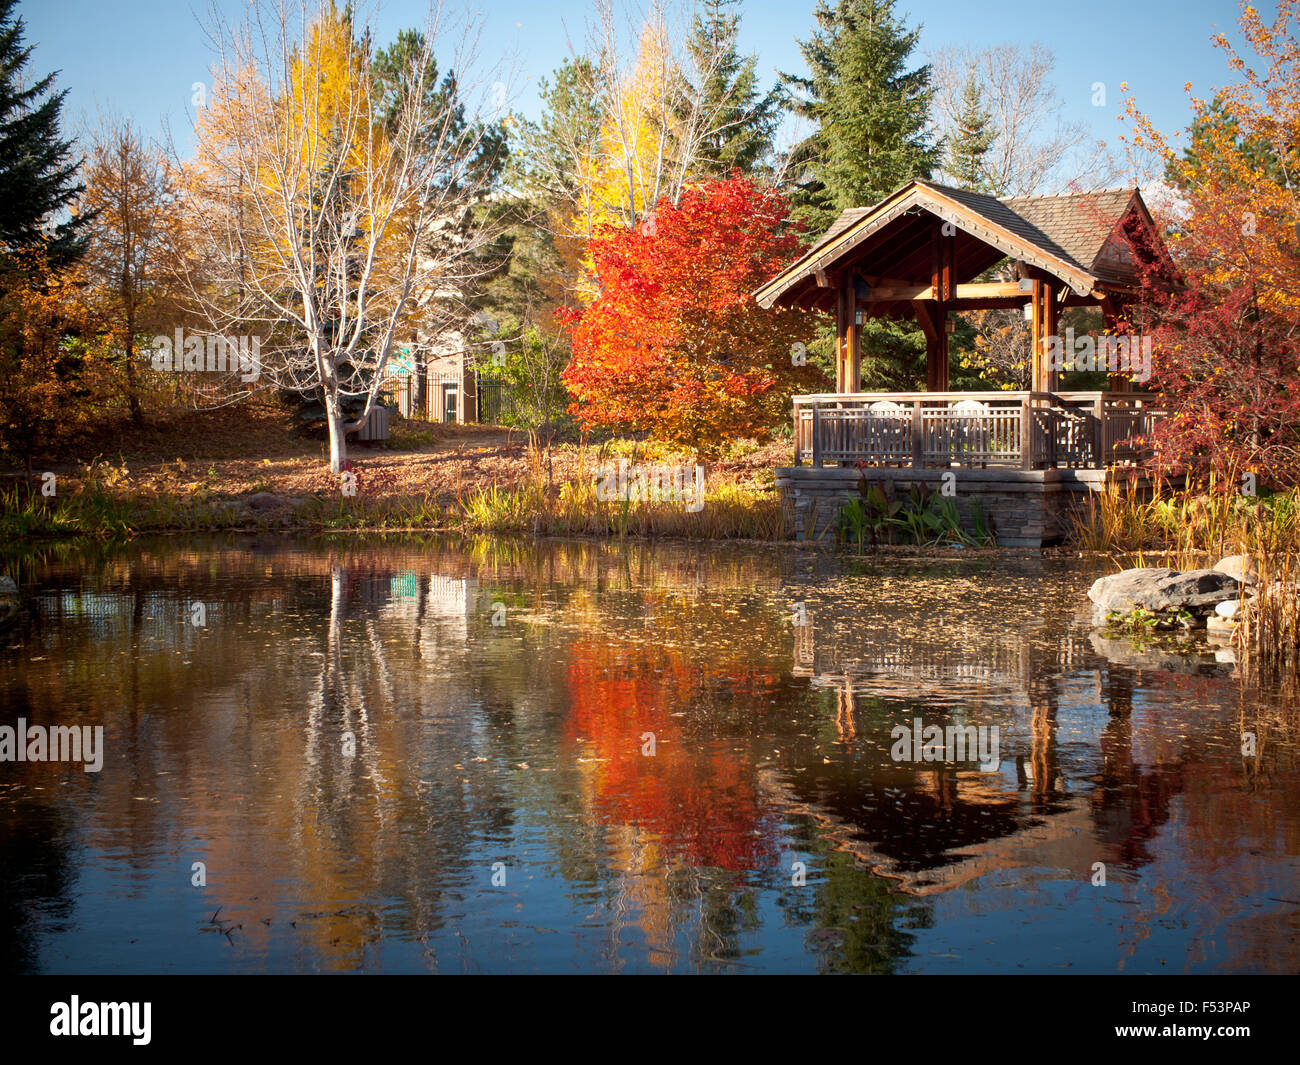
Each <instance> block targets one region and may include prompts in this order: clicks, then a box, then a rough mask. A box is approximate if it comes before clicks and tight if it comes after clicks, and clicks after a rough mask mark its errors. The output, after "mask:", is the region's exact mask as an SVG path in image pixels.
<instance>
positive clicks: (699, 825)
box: [567, 641, 777, 870]
mask: <svg viewBox="0 0 1300 1065" xmlns="http://www.w3.org/2000/svg"><path fill="white" fill-rule="evenodd" d="M570 653H571V656H570V659H569V665H568V671H567V682H568V688H569V699H570V713H569V719H568V724H567V733H568V735H569V736H571V737H573V738H574V739H583V740H586V741H588V743H590V744H591V745H592V747H593V748H594V750H593V751H591V752H590V753H591V754H593V755H594V756H595V757H598V758H600V759H603V761H601V762H599V763H597V768H596V770H595V772H594V774H593V779H594V782H595V787H596V795H595V799H594V801H595V805H596V809H597V811H598V812H599V814H600V816H601V818H602V820H605V821H606V822H610V823H616V824H627V825H635V826H638V827H640V828H642V829H645V830H647V831H650V832H653V833H656V834H657V835H658V836H660V837H661V841H662V845H663V846H664V848H665V850H666V851H667V852H668V853H669V854H673V855H677V856H679V857H681V858H683V859H685V860H686V861H687V862H689V863H690V864H691V865H706V866H715V867H720V868H723V869H732V870H740V869H753V868H757V867H759V866H762V865H769V864H771V863H772V862H773V861H774V860H775V856H776V853H777V846H776V843H775V839H774V835H775V831H774V830H775V820H774V818H773V817H772V815H764V814H763V813H762V812H761V811H760V809H759V805H758V798H757V795H756V792H755V787H754V768H753V758H752V756H751V755H749V754H747V753H746V752H742V751H734V750H732V746H733V745H734V741H733V740H714V739H707V738H701V737H697V736H695V735H693V734H692V730H691V717H690V714H691V709H692V705H693V704H694V705H695V707H696V708H697V709H698V707H699V703H698V700H696V699H695V698H694V696H696V695H697V694H698V691H699V685H700V682H701V681H702V680H704V679H706V676H707V675H702V674H701V673H700V671H699V664H698V663H696V662H689V663H688V662H687V661H685V660H684V658H683V656H682V654H681V653H680V652H677V651H673V650H671V649H668V648H662V649H660V648H655V649H653V650H652V649H650V648H646V647H644V646H643V645H641V644H636V643H632V642H630V641H629V642H626V643H616V644H597V643H591V642H584V643H576V644H574V645H572V647H571V649H570ZM725 680H726V686H727V688H728V689H729V690H730V691H731V692H733V693H736V694H741V693H743V692H745V691H746V690H750V689H754V690H756V689H757V688H758V687H760V686H761V685H762V678H759V677H757V676H754V675H752V674H750V675H749V676H745V675H744V673H743V671H738V672H735V673H733V672H727V673H726V675H725ZM674 713H685V714H686V715H687V716H685V717H677V718H674V717H673V716H672V715H673V714H674ZM646 732H653V733H654V735H655V747H656V751H655V754H654V756H653V757H649V756H646V755H643V754H642V753H641V750H642V742H643V741H642V739H641V737H642V734H643V733H646Z"/></svg>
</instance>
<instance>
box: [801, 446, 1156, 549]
mask: <svg viewBox="0 0 1300 1065" xmlns="http://www.w3.org/2000/svg"><path fill="white" fill-rule="evenodd" d="M1111 472H1112V471H1109V470H1069V469H1050V470H1019V469H1013V468H1010V467H1004V468H996V469H979V470H968V469H961V468H957V467H953V468H952V469H946V470H945V469H920V470H918V469H910V468H901V469H884V468H875V467H872V468H867V469H857V468H855V467H852V466H824V467H822V468H820V469H818V468H816V467H812V466H784V467H780V468H778V469H777V471H776V486H777V490H778V492H779V493H780V495H781V499H782V502H783V504H784V505H785V506H787V507H789V508H791V509H792V511H793V515H794V525H795V535H796V537H797V538H798V539H800V540H811V541H816V542H828V541H834V539H835V531H836V527H837V525H838V523H839V513H840V506H841V505H842V504H843V503H845V502H846V501H848V500H849V499H853V498H858V497H860V495H861V489H862V485H863V483H864V481H865V483H866V484H868V485H869V484H872V483H877V484H883V483H884V482H886V481H892V482H893V485H894V492H895V495H896V496H897V495H906V494H907V493H908V492H909V491H911V489H912V487H913V486H914V485H922V486H924V488H925V490H927V491H931V492H934V491H941V490H942V489H943V487H944V485H945V483H947V484H951V486H952V496H951V498H952V501H953V502H954V503H955V504H956V506H957V512H958V514H959V515H960V516H961V522H962V528H963V529H965V530H966V531H968V532H969V531H972V522H971V503H972V502H973V501H974V500H977V499H978V500H979V501H980V503H981V505H982V507H983V510H984V517H985V522H986V524H987V525H988V526H989V527H990V528H991V530H992V531H993V534H994V536H995V537H996V540H997V544H998V546H1000V547H1042V546H1044V545H1046V544H1053V543H1059V542H1060V541H1061V540H1062V539H1064V538H1065V535H1066V533H1067V532H1068V531H1069V514H1070V511H1071V510H1072V509H1073V508H1074V507H1076V506H1078V505H1079V504H1080V503H1081V501H1082V500H1084V499H1085V498H1087V493H1088V492H1099V491H1102V490H1103V489H1104V488H1105V486H1106V483H1107V478H1108V476H1109V475H1110V474H1111ZM1124 473H1125V474H1126V475H1127V474H1129V473H1130V471H1127V470H1125V471H1124ZM947 474H951V475H953V476H952V477H951V478H949V479H948V481H946V482H945V475H947ZM1150 484H1151V482H1150V480H1149V479H1147V478H1146V477H1142V480H1141V481H1140V486H1141V487H1146V488H1149V487H1150Z"/></svg>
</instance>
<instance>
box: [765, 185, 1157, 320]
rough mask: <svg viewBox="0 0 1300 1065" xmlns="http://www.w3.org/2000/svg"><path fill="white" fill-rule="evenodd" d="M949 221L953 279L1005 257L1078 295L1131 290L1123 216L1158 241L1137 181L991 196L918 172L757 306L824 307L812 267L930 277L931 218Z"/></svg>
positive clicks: (789, 272)
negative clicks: (1118, 186)
mask: <svg viewBox="0 0 1300 1065" xmlns="http://www.w3.org/2000/svg"><path fill="white" fill-rule="evenodd" d="M936 218H938V219H941V220H942V221H944V222H950V223H952V229H953V230H954V231H955V236H956V238H957V240H956V245H955V255H954V266H955V271H956V280H957V281H958V282H961V283H964V282H966V281H969V280H971V279H972V278H975V277H978V276H979V275H980V274H981V273H983V272H984V271H985V270H987V269H988V268H989V267H991V266H993V265H994V264H996V263H997V262H998V261H1000V260H1001V259H1003V258H1008V257H1009V258H1012V259H1016V260H1019V261H1021V262H1024V263H1026V264H1027V265H1029V266H1032V267H1036V268H1038V269H1039V270H1042V271H1045V272H1046V273H1048V274H1050V275H1052V276H1054V277H1056V278H1058V279H1060V280H1061V281H1062V282H1064V283H1065V284H1066V285H1068V286H1069V287H1070V288H1071V289H1073V290H1074V291H1075V292H1076V293H1077V294H1078V295H1080V296H1091V295H1098V294H1100V293H1101V292H1102V291H1103V290H1107V289H1112V290H1113V289H1116V288H1119V289H1124V288H1131V287H1132V286H1133V285H1134V283H1135V281H1136V279H1137V271H1136V269H1135V267H1134V265H1133V263H1132V260H1131V256H1130V255H1129V249H1128V245H1127V241H1126V240H1125V239H1124V234H1123V229H1124V227H1125V225H1126V223H1128V222H1129V221H1130V219H1131V220H1132V221H1133V222H1136V224H1138V225H1139V226H1141V227H1143V228H1145V229H1147V230H1148V231H1149V232H1150V233H1151V235H1152V236H1153V237H1154V238H1155V246H1157V247H1159V246H1160V242H1159V238H1158V235H1156V231H1155V225H1154V223H1153V222H1152V219H1151V215H1150V213H1149V212H1148V211H1147V208H1146V205H1145V204H1144V203H1143V202H1142V196H1141V194H1140V193H1139V191H1138V190H1137V189H1136V188H1128V189H1107V190H1105V191H1101V192H1087V193H1070V194H1066V195H1062V196H1022V197H1016V198H1012V199H1005V200H1002V199H998V198H997V197H994V196H986V195H983V194H981V193H978V192H971V191H970V190H968V189H955V188H950V187H948V186H946V185H939V184H936V183H935V182H932V181H923V180H920V179H917V180H914V181H909V182H908V183H907V184H906V185H903V186H902V187H901V188H899V189H897V190H896V191H895V192H893V193H892V194H891V195H889V196H887V197H886V198H885V199H883V200H881V201H880V203H878V204H876V205H875V206H874V207H853V208H849V209H847V210H845V211H843V212H842V213H841V214H840V216H839V217H838V218H837V219H836V220H835V221H834V223H832V225H831V226H830V228H829V229H828V230H827V231H826V232H825V233H824V234H823V235H822V237H821V239H820V240H818V241H817V243H816V244H814V245H813V247H812V248H810V249H809V250H808V251H807V252H806V253H805V254H804V255H803V256H801V257H800V258H799V260H798V261H796V262H795V263H793V264H791V265H790V266H789V267H788V268H786V269H785V270H783V271H782V272H781V273H780V274H779V275H778V276H777V277H775V278H773V279H772V280H771V281H769V282H768V283H767V284H766V285H764V286H763V287H762V288H761V289H759V290H758V292H756V293H755V296H756V298H757V299H758V302H759V303H760V304H761V305H762V306H764V307H772V306H785V307H791V306H794V307H823V309H825V308H826V307H827V306H828V304H829V302H830V301H831V300H832V299H833V292H832V291H831V290H829V289H828V288H827V287H826V286H825V285H819V283H818V277H817V275H818V274H819V273H820V274H824V273H825V272H826V271H828V270H839V269H842V268H852V269H854V270H858V271H862V272H863V273H864V275H868V276H869V277H870V279H871V280H872V281H873V283H874V282H875V280H876V279H889V281H891V282H892V281H900V280H901V281H911V282H922V281H928V280H929V277H930V272H931V269H932V267H933V253H932V248H931V243H930V232H931V227H932V226H933V220H934V219H936Z"/></svg>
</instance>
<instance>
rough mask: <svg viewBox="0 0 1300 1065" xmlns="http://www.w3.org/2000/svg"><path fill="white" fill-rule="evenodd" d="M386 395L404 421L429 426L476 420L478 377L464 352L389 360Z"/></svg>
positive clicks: (408, 354) (406, 355)
mask: <svg viewBox="0 0 1300 1065" xmlns="http://www.w3.org/2000/svg"><path fill="white" fill-rule="evenodd" d="M389 372H390V375H391V380H390V382H389V385H388V388H387V392H388V395H389V396H390V397H391V398H392V399H393V401H394V402H395V403H396V404H397V409H398V411H399V412H400V413H401V415H402V417H404V418H418V419H422V420H424V421H430V422H458V423H464V422H474V421H479V420H480V411H479V403H478V398H479V395H478V393H479V389H478V381H479V374H478V372H477V370H476V369H475V367H474V365H473V364H472V363H471V362H470V360H469V359H468V358H467V356H466V354H465V353H464V352H460V351H456V352H449V353H445V354H440V353H430V354H428V355H423V356H422V355H420V354H419V353H418V349H417V352H416V353H415V354H412V353H411V352H410V350H409V349H405V350H403V351H402V353H401V355H400V357H398V358H394V359H393V360H392V365H391V366H390V370H389Z"/></svg>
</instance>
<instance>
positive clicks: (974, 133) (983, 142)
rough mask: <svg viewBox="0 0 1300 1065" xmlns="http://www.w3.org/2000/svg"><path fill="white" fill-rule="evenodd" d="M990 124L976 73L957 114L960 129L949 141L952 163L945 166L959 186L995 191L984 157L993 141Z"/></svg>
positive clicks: (965, 90)
mask: <svg viewBox="0 0 1300 1065" xmlns="http://www.w3.org/2000/svg"><path fill="white" fill-rule="evenodd" d="M989 123H990V117H989V113H988V110H987V109H986V108H985V107H984V100H983V97H982V95H981V93H980V87H979V82H978V81H976V80H975V76H974V75H973V74H972V75H971V76H970V77H968V78H967V79H966V86H965V88H964V89H963V90H962V96H961V111H960V112H958V114H957V122H956V128H955V129H954V130H953V135H952V140H951V141H950V142H949V144H948V163H947V165H946V166H945V168H944V169H945V170H946V171H947V173H948V176H949V178H950V179H951V180H952V181H953V182H954V183H955V184H956V185H957V186H958V187H959V188H963V189H971V190H972V191H974V192H985V193H989V192H992V191H993V190H992V188H991V187H990V183H989V180H988V175H987V173H986V172H985V168H984V157H985V156H986V155H987V154H988V151H989V148H990V147H991V146H992V144H993V129H992V128H991V126H990V124H989Z"/></svg>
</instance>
